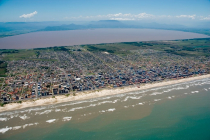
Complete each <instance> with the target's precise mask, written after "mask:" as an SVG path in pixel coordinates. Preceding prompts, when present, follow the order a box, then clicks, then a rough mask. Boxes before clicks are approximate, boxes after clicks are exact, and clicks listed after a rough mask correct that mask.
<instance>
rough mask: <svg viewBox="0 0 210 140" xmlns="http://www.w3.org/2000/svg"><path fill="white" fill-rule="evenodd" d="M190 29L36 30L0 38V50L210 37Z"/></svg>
mask: <svg viewBox="0 0 210 140" xmlns="http://www.w3.org/2000/svg"><path fill="white" fill-rule="evenodd" d="M208 37H209V36H207V35H203V34H197V33H191V32H182V31H172V30H156V29H95V30H69V31H44V32H34V33H28V34H22V35H16V36H11V37H5V38H0V49H31V48H43V47H53V46H68V45H81V44H98V43H115V42H132V41H152V40H175V39H192V38H208Z"/></svg>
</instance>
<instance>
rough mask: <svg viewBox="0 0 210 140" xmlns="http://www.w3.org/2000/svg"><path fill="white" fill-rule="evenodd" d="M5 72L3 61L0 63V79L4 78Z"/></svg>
mask: <svg viewBox="0 0 210 140" xmlns="http://www.w3.org/2000/svg"><path fill="white" fill-rule="evenodd" d="M6 72H7V63H6V62H5V61H0V77H6V75H5V73H6ZM1 81H2V80H1Z"/></svg>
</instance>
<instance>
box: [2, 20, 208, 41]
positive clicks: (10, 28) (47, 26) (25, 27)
mask: <svg viewBox="0 0 210 140" xmlns="http://www.w3.org/2000/svg"><path fill="white" fill-rule="evenodd" d="M76 23H77V24H76ZM78 23H79V24H78ZM209 25H210V22H201V23H198V24H197V25H195V26H194V27H186V26H184V25H178V24H160V23H156V22H148V23H146V22H142V21H118V20H99V21H91V22H86V23H85V22H72V23H70V22H58V21H48V22H0V37H7V36H13V35H18V34H25V33H29V32H37V31H63V30H81V29H97V28H147V29H164V30H179V31H185V32H195V33H201V34H206V35H210V26H209Z"/></svg>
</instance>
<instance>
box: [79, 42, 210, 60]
mask: <svg viewBox="0 0 210 140" xmlns="http://www.w3.org/2000/svg"><path fill="white" fill-rule="evenodd" d="M82 47H84V48H85V49H87V50H88V51H107V52H109V53H114V54H120V55H126V54H129V53H130V50H137V49H154V50H159V51H165V52H168V53H172V54H177V55H182V56H210V38H205V39H185V40H174V41H146V42H124V43H110V44H96V45H82Z"/></svg>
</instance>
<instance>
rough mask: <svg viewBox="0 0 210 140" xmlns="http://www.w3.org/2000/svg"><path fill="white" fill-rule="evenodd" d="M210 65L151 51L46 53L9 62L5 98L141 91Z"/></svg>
mask: <svg viewBox="0 0 210 140" xmlns="http://www.w3.org/2000/svg"><path fill="white" fill-rule="evenodd" d="M78 48H79V49H78ZM76 50H79V51H76ZM209 66H210V59H209V58H204V57H199V58H195V57H183V56H178V55H174V54H169V53H166V52H160V51H156V50H151V49H143V50H142V49H141V50H132V51H130V53H128V54H127V55H116V54H110V53H108V52H102V51H93V52H90V51H87V50H86V49H83V48H80V47H78V46H75V48H74V51H45V50H42V51H39V55H36V56H31V57H30V58H28V59H27V60H16V61H8V67H7V70H8V73H7V77H6V78H5V83H4V85H3V86H2V87H1V90H0V100H2V101H17V100H27V99H31V98H38V97H46V96H49V95H58V94H68V93H73V92H79V91H87V90H95V89H101V88H115V87H121V86H128V85H135V86H137V87H140V86H141V84H142V83H150V82H155V81H162V80H165V79H179V78H185V77H190V76H193V75H198V74H200V75H202V74H207V73H210V69H209Z"/></svg>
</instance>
